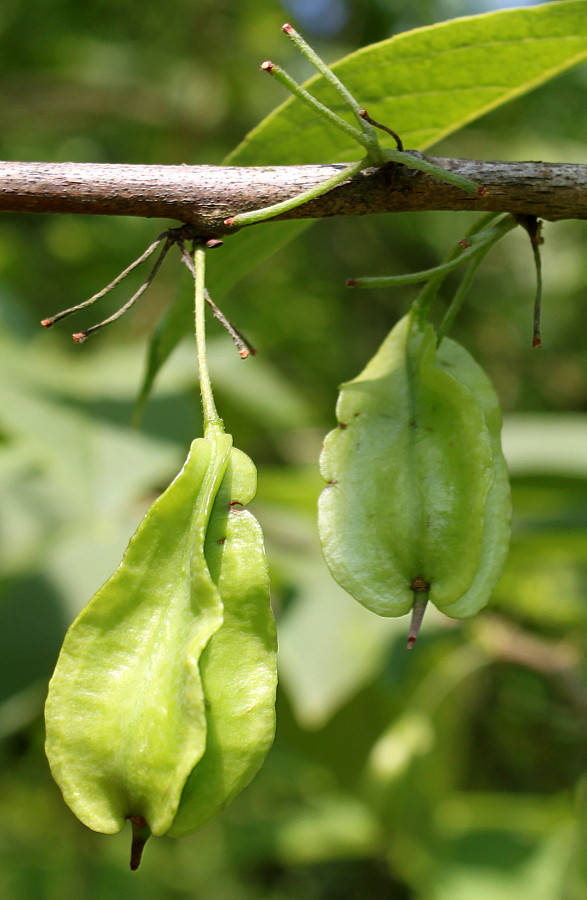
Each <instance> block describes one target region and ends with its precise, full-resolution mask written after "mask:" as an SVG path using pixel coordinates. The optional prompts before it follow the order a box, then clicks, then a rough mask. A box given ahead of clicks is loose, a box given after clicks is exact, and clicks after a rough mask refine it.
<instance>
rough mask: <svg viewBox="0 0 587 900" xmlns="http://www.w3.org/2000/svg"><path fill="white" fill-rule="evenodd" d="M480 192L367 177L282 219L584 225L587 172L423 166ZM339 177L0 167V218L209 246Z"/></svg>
mask: <svg viewBox="0 0 587 900" xmlns="http://www.w3.org/2000/svg"><path fill="white" fill-rule="evenodd" d="M428 158H429V159H430V160H431V161H432V162H434V163H436V164H437V165H440V166H443V167H444V168H446V169H449V170H450V171H452V172H455V173H458V174H459V175H463V176H464V177H466V178H469V179H472V180H473V181H475V182H477V183H478V184H480V185H482V186H483V187H484V188H486V192H485V193H484V195H483V196H475V195H469V194H465V193H464V192H463V191H461V190H459V189H458V188H455V187H453V186H451V185H448V184H445V183H442V182H440V181H438V180H437V179H434V178H431V177H429V176H427V175H424V174H423V173H415V172H414V170H407V169H406V168H405V167H403V166H399V167H398V166H394V165H393V164H388V165H386V166H383V167H382V168H379V169H375V168H367V169H364V170H363V171H362V172H361V173H360V174H359V175H357V176H355V177H354V178H351V179H349V180H348V181H346V182H343V183H342V184H341V185H339V186H338V187H336V188H334V189H333V190H331V191H329V192H328V193H327V194H324V195H322V196H320V197H318V198H317V199H314V200H312V201H310V202H308V203H305V204H304V205H303V206H300V207H298V208H296V209H294V210H290V211H289V212H287V213H282V214H281V215H280V216H279V217H277V218H279V219H303V218H322V217H326V216H358V215H367V214H369V213H382V212H407V211H423V210H477V211H504V212H511V213H526V214H529V215H534V216H538V217H540V218H542V219H547V220H559V219H587V166H586V165H578V164H566V163H561V164H558V163H544V162H496V161H480V160H470V159H441V158H436V157H428ZM341 168H343V166H342V164H335V165H302V166H273V167H249V168H244V167H238V166H234V167H233V166H230V167H229V166H143V165H106V164H96V163H39V162H0V212H43V213H76V214H83V215H125V216H140V217H146V218H166V219H175V220H178V221H180V222H185V223H190V224H192V225H193V226H194V228H195V230H196V231H198V232H200V233H201V234H202V235H206V236H218V235H222V234H226V233H227V232H228V231H229V230H230V229H229V228H228V227H227V226H226V225H225V224H224V220H225V219H226V218H227V217H229V216H232V215H235V214H236V213H242V212H246V211H249V210H252V209H259V208H261V207H265V206H268V205H270V204H273V203H277V202H279V201H281V200H285V199H288V198H289V197H292V196H294V195H296V194H298V193H300V192H301V191H305V190H308V189H309V188H312V187H315V186H316V185H318V184H319V183H320V182H322V181H325V180H326V179H327V178H329V177H331V176H332V175H334V174H336V173H337V172H339V171H340V170H341Z"/></svg>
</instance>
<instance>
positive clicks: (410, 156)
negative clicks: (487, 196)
mask: <svg viewBox="0 0 587 900" xmlns="http://www.w3.org/2000/svg"><path fill="white" fill-rule="evenodd" d="M383 155H384V156H385V160H386V162H394V163H402V165H404V166H407V167H408V168H410V169H418V170H419V171H420V172H425V173H426V175H431V176H432V177H433V178H437V179H438V180H439V181H445V182H446V183H447V184H453V185H454V186H455V187H458V188H460V189H461V190H462V191H466V193H467V194H480V193H481V194H482V193H484V189H483V187H482V186H481V185H479V184H477V182H476V181H471V179H470V178H464V177H463V176H462V175H456V174H455V173H454V172H451V171H449V169H444V168H443V167H442V166H437V165H436V164H435V163H431V162H430V160H428V159H426V157H425V156H416V155H415V154H414V153H410V152H409V151H408V150H394V149H393V148H392V147H386V148H385V149H384V150H383Z"/></svg>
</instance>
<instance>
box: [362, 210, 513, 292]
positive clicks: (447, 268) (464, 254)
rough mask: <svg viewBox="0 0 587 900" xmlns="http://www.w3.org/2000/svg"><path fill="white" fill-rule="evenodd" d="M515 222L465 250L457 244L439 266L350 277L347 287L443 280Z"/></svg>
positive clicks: (492, 232)
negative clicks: (395, 273) (451, 257)
mask: <svg viewBox="0 0 587 900" xmlns="http://www.w3.org/2000/svg"><path fill="white" fill-rule="evenodd" d="M515 224H516V223H515V222H513V223H512V224H511V225H509V226H508V228H507V229H506V230H504V229H503V228H502V229H500V230H499V231H497V230H496V231H494V230H491V231H490V232H487V236H486V237H485V238H484V240H483V241H479V242H478V243H475V244H474V245H473V246H471V247H468V248H467V249H466V250H463V249H462V248H461V247H460V246H459V245H457V247H456V248H455V249H456V252H457V253H459V251H460V254H459V255H458V256H456V258H454V259H450V260H448V261H447V262H444V263H441V264H440V265H439V266H435V267H434V268H433V269H422V271H421V272H409V273H408V274H407V275H381V276H376V277H373V278H370V277H367V278H356V279H350V282H351V283H350V285H349V287H358V288H379V287H394V286H396V285H402V284H418V283H420V282H423V281H429V280H431V279H436V278H440V279H441V280H444V278H445V277H446V276H447V275H448V274H449V272H453V271H454V270H455V269H458V268H459V266H462V265H463V263H467V262H469V261H470V260H472V259H474V258H475V257H476V256H477V255H478V254H480V253H483V254H484V253H485V252H486V251H487V250H488V249H489V248H490V247H492V246H493V244H495V242H496V241H498V240H499V239H500V238H501V237H503V235H504V234H505V233H506V232H507V231H509V230H510V229H511V228H514V227H515Z"/></svg>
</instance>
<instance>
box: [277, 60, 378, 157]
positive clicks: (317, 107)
mask: <svg viewBox="0 0 587 900" xmlns="http://www.w3.org/2000/svg"><path fill="white" fill-rule="evenodd" d="M261 68H262V70H263V71H264V72H268V73H269V74H270V75H273V77H274V78H275V80H276V81H278V82H279V83H280V84H282V85H283V86H284V87H285V88H287V90H288V91H289V92H290V93H291V94H293V95H294V96H295V97H298V99H299V100H301V101H302V102H303V103H305V104H306V105H307V106H309V107H310V109H312V110H313V111H314V112H315V113H318V115H319V116H322V118H324V119H326V120H327V121H328V122H330V124H331V125H334V126H335V127H336V128H339V129H340V130H341V131H344V133H345V134H346V135H348V136H349V137H351V138H352V139H353V140H354V141H357V143H359V144H360V145H361V146H362V147H364V148H365V149H366V150H370V146H371V145H370V142H369V141H368V140H367V139H366V138H365V135H364V134H363V132H362V131H359V129H358V128H355V127H354V126H353V125H351V124H350V123H349V122H347V121H345V119H343V118H341V116H339V115H337V114H336V113H335V112H333V110H331V109H329V108H328V107H327V106H325V105H324V104H323V103H321V102H320V101H319V100H316V98H315V97H312V95H311V94H310V93H309V92H308V91H307V90H306V89H305V88H304V87H302V85H301V84H298V82H297V81H295V80H294V79H293V78H292V77H291V75H288V73H287V72H286V71H285V69H282V68H281V66H278V65H276V64H275V63H273V62H271V61H270V60H266V61H265V62H264V63H262V64H261Z"/></svg>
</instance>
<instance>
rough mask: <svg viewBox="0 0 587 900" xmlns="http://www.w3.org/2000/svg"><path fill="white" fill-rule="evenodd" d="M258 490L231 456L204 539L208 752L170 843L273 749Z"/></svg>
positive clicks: (222, 802)
mask: <svg viewBox="0 0 587 900" xmlns="http://www.w3.org/2000/svg"><path fill="white" fill-rule="evenodd" d="M256 489H257V474H256V470H255V466H254V465H253V463H252V462H251V460H250V459H249V457H248V456H246V455H245V454H244V453H242V452H241V451H240V450H237V449H233V451H232V453H231V456H230V461H229V464H228V467H227V469H226V472H225V474H224V478H223V480H222V485H221V487H220V490H219V491H218V494H217V496H216V500H215V501H214V508H213V511H212V516H211V518H210V526H209V528H208V533H207V535H206V548H205V552H206V559H207V561H208V566H209V570H210V574H211V576H212V579H213V581H214V583H215V584H216V586H217V587H218V590H219V592H220V596H221V598H222V605H223V609H224V620H223V624H222V627H221V628H220V629H219V630H218V631H217V632H216V633H215V634H214V635H213V636H212V638H211V639H210V642H209V644H208V646H207V647H206V649H205V650H204V652H203V654H202V658H201V661H200V671H201V675H202V682H203V685H204V693H205V697H206V718H207V727H208V736H207V744H206V752H205V754H204V756H203V757H202V759H201V760H200V761H199V762H198V764H197V765H196V767H195V768H194V769H193V771H192V773H191V774H190V776H189V777H188V780H187V782H186V785H185V787H184V789H183V794H182V797H181V803H180V805H179V809H178V811H177V814H176V816H175V819H174V822H173V825H172V826H171V828H170V830H169V832H168V833H169V834H170V835H171V836H173V837H179V836H181V835H184V834H188V833H189V832H191V831H195V830H196V829H197V828H199V827H200V826H201V825H203V824H204V823H205V822H207V821H208V820H209V819H211V818H212V817H213V816H215V815H216V814H217V813H218V812H220V810H222V809H223V808H224V807H225V806H226V805H227V804H228V803H230V801H231V800H232V799H233V798H234V797H235V796H236V794H238V793H239V791H241V790H242V789H243V788H244V787H246V785H247V784H248V783H249V782H250V781H251V779H252V778H253V776H254V775H255V774H256V773H257V771H258V769H259V768H260V767H261V765H262V763H263V760H264V759H265V756H266V754H267V751H268V750H269V748H270V747H271V744H272V743H273V737H274V733H275V690H276V686H277V669H276V649H277V647H276V635H275V625H274V621H273V616H272V613H271V608H270V605H269V576H268V572H267V563H266V559H265V551H264V546H263V535H262V533H261V529H260V527H259V524H258V523H257V521H256V519H255V518H254V517H253V516H252V515H251V513H250V512H249V511H248V510H246V509H243V508H242V507H243V506H244V505H246V504H247V503H249V501H250V500H252V499H253V497H254V496H255V493H256ZM227 509H229V510H230V512H229V514H228V518H227V519H226V517H225V518H224V521H223V516H222V512H223V510H227Z"/></svg>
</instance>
